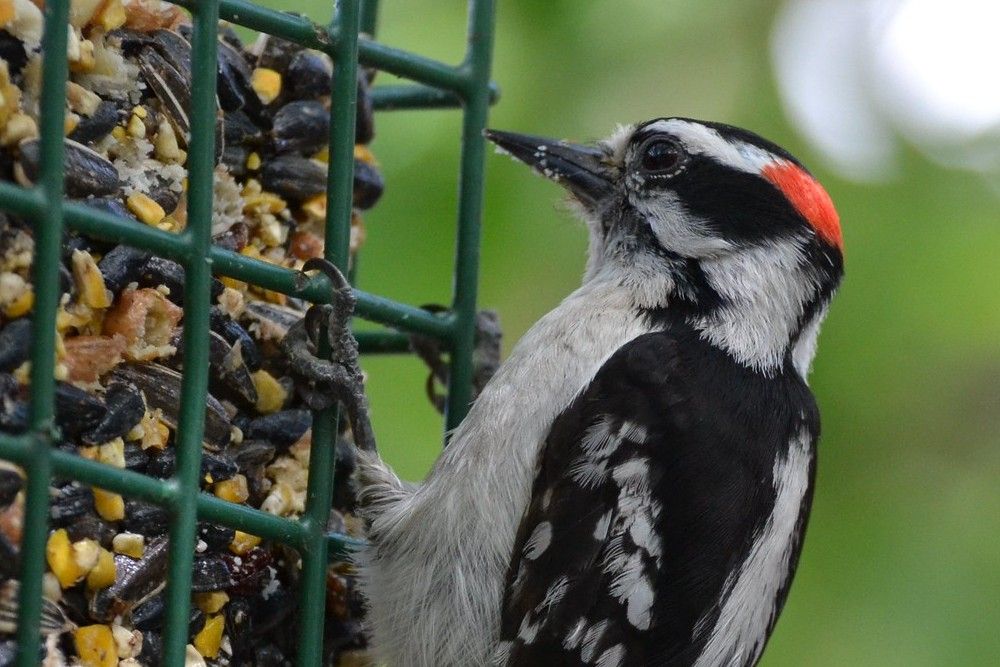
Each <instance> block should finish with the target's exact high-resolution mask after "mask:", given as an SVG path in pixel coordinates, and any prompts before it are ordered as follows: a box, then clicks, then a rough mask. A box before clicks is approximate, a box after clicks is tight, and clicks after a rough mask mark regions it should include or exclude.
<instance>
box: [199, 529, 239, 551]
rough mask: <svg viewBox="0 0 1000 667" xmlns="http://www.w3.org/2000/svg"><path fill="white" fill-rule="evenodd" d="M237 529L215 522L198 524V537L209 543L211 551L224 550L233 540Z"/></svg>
mask: <svg viewBox="0 0 1000 667" xmlns="http://www.w3.org/2000/svg"><path fill="white" fill-rule="evenodd" d="M235 535H236V531H235V530H233V529H232V528H227V527H225V526H217V525H215V524H213V523H199V524H198V539H200V540H202V541H204V542H205V544H207V545H208V549H209V551H222V550H223V549H225V548H226V547H228V546H229V543H230V542H232V541H233V537H235Z"/></svg>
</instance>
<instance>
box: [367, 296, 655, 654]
mask: <svg viewBox="0 0 1000 667" xmlns="http://www.w3.org/2000/svg"><path fill="white" fill-rule="evenodd" d="M648 331H649V327H648V325H647V324H646V323H645V321H644V320H643V318H642V317H641V316H640V314H639V312H638V311H637V309H636V308H635V306H634V305H633V303H632V302H631V301H630V299H629V297H628V294H627V292H626V290H623V289H622V288H621V287H619V286H618V285H617V284H615V283H614V282H613V281H604V280H600V279H597V278H595V279H593V280H591V281H589V282H588V283H586V284H584V285H583V286H582V287H581V288H579V289H578V290H577V291H575V292H574V293H573V294H571V295H570V296H568V297H567V298H566V299H565V300H564V301H563V302H562V303H561V304H560V305H559V306H558V307H557V308H556V309H555V310H553V311H552V312H550V313H548V314H547V315H546V316H545V317H543V318H542V319H541V320H539V321H538V323H536V324H535V325H534V326H533V327H532V328H531V330H529V331H528V333H527V334H525V336H524V337H523V338H522V339H521V341H520V342H519V343H518V344H517V346H516V347H515V348H514V350H513V352H512V353H511V356H510V358H509V359H508V360H507V361H506V362H505V363H504V364H503V365H502V366H501V368H500V369H499V371H498V372H497V374H496V375H495V376H494V377H493V379H492V380H491V381H490V383H489V384H488V385H487V386H486V388H485V389H484V391H483V393H482V394H481V395H480V396H479V398H478V399H477V401H476V404H475V405H474V406H473V408H472V410H471V411H470V412H469V415H468V416H467V417H466V419H465V420H464V421H463V422H462V424H461V425H460V426H459V427H458V429H456V431H455V433H454V435H453V437H452V440H451V444H450V445H449V446H448V448H447V449H446V450H445V452H444V453H443V454H442V455H441V457H440V458H439V459H438V461H437V463H436V464H435V467H434V470H433V471H432V473H431V475H430V476H429V477H428V479H427V481H426V482H425V483H424V484H423V485H422V486H421V487H419V488H418V489H417V490H415V491H414V492H413V493H412V494H411V495H409V496H407V497H406V498H404V499H403V500H401V501H400V502H398V503H397V504H396V505H394V506H392V507H390V508H389V509H388V510H387V511H386V512H385V513H384V514H383V515H382V516H381V517H380V518H379V519H378V520H377V521H376V526H377V529H378V532H379V534H380V542H379V545H378V546H377V547H373V548H372V550H371V553H369V554H368V555H367V556H366V557H364V558H363V559H362V561H363V562H364V561H368V565H367V567H366V570H367V571H366V573H365V574H366V575H367V576H366V577H365V579H366V580H367V581H368V584H367V586H368V587H369V590H368V597H369V600H371V609H370V612H369V619H370V622H371V626H372V630H373V633H374V639H375V642H374V643H375V645H376V646H377V647H378V649H379V650H380V652H381V653H382V654H383V657H385V658H387V659H388V660H389V661H390V664H393V665H404V664H405V665H442V666H444V665H458V664H462V665H478V664H486V662H487V661H488V656H489V655H490V652H491V650H492V648H493V646H494V644H495V642H496V638H497V633H498V624H499V616H500V605H501V601H502V595H503V587H504V579H505V577H506V571H507V567H508V564H509V560H510V553H511V549H512V548H513V541H514V537H515V533H516V531H517V528H518V524H519V523H520V520H521V517H522V515H523V513H524V510H525V508H526V507H527V504H528V501H529V499H530V494H531V484H532V480H533V478H534V473H535V465H536V460H537V456H538V452H539V449H540V447H541V446H542V444H543V442H544V440H545V437H546V435H547V433H548V431H549V428H550V427H551V425H552V422H553V420H554V419H555V417H556V416H557V415H558V414H559V413H561V412H562V411H563V410H564V409H565V408H566V407H567V406H568V405H569V403H570V402H571V401H572V400H573V399H574V398H575V397H576V395H577V394H579V393H580V391H581V390H582V389H583V388H584V387H585V386H586V385H587V384H588V383H589V382H590V380H591V379H592V378H593V376H594V374H595V373H596V372H597V370H598V369H599V368H600V366H601V365H602V364H603V363H604V361H605V360H606V359H607V358H608V357H609V356H611V354H613V353H614V352H615V351H616V350H617V349H618V348H620V347H621V346H622V345H624V344H625V343H627V342H628V341H630V340H632V339H633V338H635V337H637V336H639V335H641V334H643V333H646V332H648ZM415 610H416V613H414V612H415Z"/></svg>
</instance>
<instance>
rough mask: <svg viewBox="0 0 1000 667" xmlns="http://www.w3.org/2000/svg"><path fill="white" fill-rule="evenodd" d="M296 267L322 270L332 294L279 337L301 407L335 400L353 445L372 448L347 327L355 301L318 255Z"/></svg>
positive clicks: (361, 385) (354, 347) (337, 273)
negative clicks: (322, 351) (324, 346)
mask: <svg viewBox="0 0 1000 667" xmlns="http://www.w3.org/2000/svg"><path fill="white" fill-rule="evenodd" d="M302 270H303V271H312V270H318V271H321V272H323V273H324V274H325V275H326V276H327V277H328V278H329V279H330V282H331V284H332V285H333V295H332V299H331V303H329V304H316V305H313V306H311V307H310V308H309V310H308V311H306V314H305V317H303V318H302V319H301V320H299V321H298V322H296V323H295V324H293V325H292V326H291V327H290V328H289V329H288V332H287V333H286V334H285V337H284V338H283V339H282V341H281V348H282V351H283V352H284V353H285V356H286V357H287V359H288V362H289V366H290V369H291V371H292V373H293V374H294V375H295V376H297V377H299V378H301V379H302V380H304V382H303V383H302V384H301V385H300V387H299V392H300V394H301V395H302V398H303V400H304V401H305V402H306V405H308V406H309V407H310V408H311V409H313V410H323V409H326V408H329V407H332V406H333V405H334V404H336V403H338V402H339V403H341V404H343V406H344V407H345V408H346V410H347V414H348V417H349V419H350V423H351V431H352V432H353V435H354V442H355V444H356V445H357V446H358V447H359V448H361V449H363V450H366V451H374V450H375V438H374V434H373V432H372V428H371V422H370V419H369V416H368V401H367V399H366V398H365V390H364V375H363V374H362V372H361V368H360V367H359V365H358V343H357V341H356V340H355V339H354V336H353V334H351V329H350V320H351V316H352V315H353V314H354V305H355V299H354V294H353V293H352V291H351V286H350V284H349V283H348V282H347V279H346V278H344V275H343V274H342V273H341V272H340V270H339V269H338V268H337V267H336V266H334V265H333V264H332V263H330V262H328V261H326V260H324V259H319V258H314V259H310V260H308V261H307V262H306V263H305V265H303V267H302ZM324 328H325V330H326V340H327V342H328V343H329V346H330V358H329V360H327V359H322V358H320V357H318V356H317V352H318V350H319V348H320V345H319V343H320V337H321V336H322V331H323V329H324Z"/></svg>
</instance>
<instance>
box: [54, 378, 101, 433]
mask: <svg viewBox="0 0 1000 667" xmlns="http://www.w3.org/2000/svg"><path fill="white" fill-rule="evenodd" d="M107 411H108V408H107V406H105V405H104V403H103V402H102V401H101V400H100V399H99V398H97V397H96V396H93V395H91V394H88V393H87V392H85V391H84V390H82V389H79V388H78V387H75V386H73V385H71V384H69V383H68V382H56V424H58V425H59V428H61V429H62V431H63V434H64V435H66V436H67V437H69V438H76V437H78V436H79V435H80V434H81V433H83V432H85V431H89V430H90V429H92V428H95V427H96V426H97V425H98V424H99V423H100V422H101V420H102V419H104V416H105V414H106V413H107Z"/></svg>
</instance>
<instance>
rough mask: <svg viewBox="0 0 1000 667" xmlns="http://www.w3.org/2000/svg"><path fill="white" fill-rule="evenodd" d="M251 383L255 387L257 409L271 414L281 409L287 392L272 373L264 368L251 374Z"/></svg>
mask: <svg viewBox="0 0 1000 667" xmlns="http://www.w3.org/2000/svg"><path fill="white" fill-rule="evenodd" d="M253 384H254V387H256V388H257V411H258V412H260V413H262V414H265V415H267V414H271V413H272V412H277V411H278V410H280V409H281V406H283V405H284V404H285V399H286V398H288V393H287V392H286V391H285V388H284V387H282V386H281V383H279V382H278V381H277V380H276V379H275V378H274V376H273V375H271V374H270V373H268V372H267V371H265V370H260V371H257V372H255V373H254V374H253Z"/></svg>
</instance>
